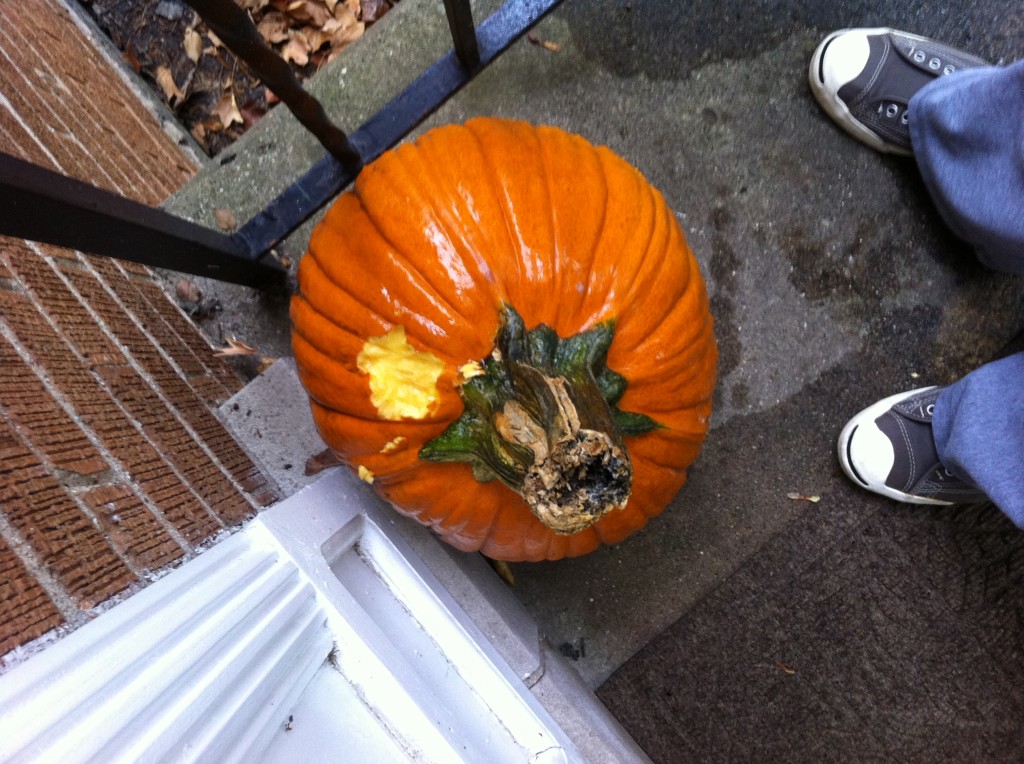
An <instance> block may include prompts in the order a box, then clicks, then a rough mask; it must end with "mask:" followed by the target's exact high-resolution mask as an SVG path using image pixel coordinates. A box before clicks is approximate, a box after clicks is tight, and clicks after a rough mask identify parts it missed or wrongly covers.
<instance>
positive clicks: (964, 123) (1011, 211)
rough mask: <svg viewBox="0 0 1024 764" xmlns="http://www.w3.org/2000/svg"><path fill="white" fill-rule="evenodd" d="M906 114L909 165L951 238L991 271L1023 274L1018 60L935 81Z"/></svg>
mask: <svg viewBox="0 0 1024 764" xmlns="http://www.w3.org/2000/svg"><path fill="white" fill-rule="evenodd" d="M908 114H909V116H910V122H909V128H910V142H911V146H912V147H913V150H914V159H916V160H917V164H918V167H919V168H920V170H921V175H922V177H923V178H924V182H925V185H926V186H927V187H928V190H929V192H930V193H931V196H932V198H933V199H934V201H935V206H936V207H938V209H939V212H940V213H941V214H942V217H943V218H944V219H945V221H946V223H947V224H948V225H949V227H950V228H951V229H952V231H953V233H955V234H956V235H957V236H958V237H960V238H961V239H963V240H964V241H966V242H967V243H968V244H970V245H972V246H973V247H974V249H975V251H976V253H977V255H978V259H979V260H981V261H982V262H983V263H985V264H986V265H987V266H989V267H990V268H994V269H996V270H1001V271H1008V272H1010V273H1024V60H1021V61H1017V62H1015V63H1013V64H1011V65H1009V66H1005V67H983V68H979V69H964V70H961V71H958V72H954V73H953V74H950V75H947V76H945V77H939V78H938V79H936V80H934V81H932V82H930V83H929V84H928V85H926V86H925V87H923V88H921V90H919V91H918V92H917V94H916V95H914V97H913V98H911V99H910V106H909V109H908Z"/></svg>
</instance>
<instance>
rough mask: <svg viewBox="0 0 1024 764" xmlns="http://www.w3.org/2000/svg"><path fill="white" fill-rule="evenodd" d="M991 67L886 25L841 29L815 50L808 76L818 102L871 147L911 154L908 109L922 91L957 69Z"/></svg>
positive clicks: (970, 56)
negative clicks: (912, 97) (915, 95)
mask: <svg viewBox="0 0 1024 764" xmlns="http://www.w3.org/2000/svg"><path fill="white" fill-rule="evenodd" d="M978 66H988V63H987V62H986V61H984V60H982V59H980V58H978V57H976V56H972V55H970V54H967V53H963V52H962V51H959V50H956V49H955V48H951V47H949V46H948V45H943V44H942V43H938V42H935V41H933V40H929V39H928V38H926V37H918V36H917V35H912V34H907V33H906V32H900V31H897V30H895V29H889V28H888V27H880V28H877V29H842V30H840V31H838V32H833V33H832V34H830V35H829V36H828V37H826V38H825V39H824V40H823V41H822V43H821V44H820V45H819V46H818V49H817V50H815V51H814V56H813V57H812V58H811V65H810V70H809V72H808V77H809V79H810V83H811V91H812V92H813V93H814V97H815V98H816V99H817V100H818V103H819V104H820V105H821V108H823V109H824V110H825V111H826V112H827V113H828V115H829V116H830V117H832V119H834V120H835V121H836V122H837V123H838V124H839V126H840V127H842V128H843V129H844V130H846V132H848V133H849V134H850V135H852V136H853V137H854V138H857V139H858V140H860V141H862V142H864V143H866V144H867V145H868V146H870V147H871V148H873V149H876V150H878V151H882V152H886V153H889V154H902V155H907V156H909V155H911V154H912V153H913V151H912V150H911V146H910V130H909V129H908V128H907V122H908V119H909V115H908V113H907V106H908V104H909V103H910V98H911V96H913V95H914V94H915V93H916V92H917V91H918V90H920V89H921V88H922V87H924V86H925V85H927V84H928V83H929V82H931V81H932V80H934V79H935V78H936V77H941V76H943V75H945V74H951V73H952V72H955V71H956V70H957V69H970V68H974V67H978Z"/></svg>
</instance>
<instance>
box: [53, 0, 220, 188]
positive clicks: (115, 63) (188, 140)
mask: <svg viewBox="0 0 1024 764" xmlns="http://www.w3.org/2000/svg"><path fill="white" fill-rule="evenodd" d="M57 3H58V4H59V5H61V6H62V7H63V8H64V9H65V10H66V11H67V13H68V15H69V16H70V17H71V20H72V21H73V22H74V24H75V26H77V27H78V29H79V30H80V31H81V32H82V36H83V37H85V38H86V39H87V40H88V41H89V42H90V43H91V44H92V47H93V50H95V51H96V53H97V54H98V55H99V56H100V57H101V58H102V59H104V60H105V61H106V62H107V64H108V65H109V66H110V68H111V69H112V70H113V71H114V72H115V73H116V74H117V76H118V78H119V79H120V80H121V81H122V82H123V83H124V85H125V87H127V88H128V90H129V91H131V93H132V95H134V96H135V97H136V98H137V99H138V100H139V104H140V105H141V106H143V108H145V110H146V111H147V112H148V113H149V114H150V116H152V117H153V120H154V121H155V122H156V126H157V127H158V129H160V130H161V132H163V133H164V135H166V136H167V137H168V138H169V139H170V140H171V143H173V144H174V146H175V147H176V148H177V149H178V150H179V151H181V154H182V156H184V157H185V158H186V159H187V160H188V161H190V162H191V163H192V166H193V169H195V170H198V169H200V168H202V167H203V166H204V165H206V164H207V163H208V162H209V161H210V158H209V157H208V156H206V152H204V151H203V149H202V148H201V147H200V145H199V143H198V142H197V141H196V139H195V138H194V137H193V136H192V134H191V133H190V132H189V131H188V130H186V129H185V127H184V126H183V125H182V124H181V123H180V122H179V121H178V119H177V117H176V116H175V115H174V113H173V112H172V111H171V110H170V109H169V108H167V106H166V105H165V104H164V103H163V102H162V101H160V100H158V99H157V98H156V96H155V95H154V94H153V93H152V91H151V90H150V89H149V87H148V86H147V85H146V84H145V83H144V82H142V81H141V80H140V78H139V77H138V75H136V74H135V72H133V71H132V70H131V69H129V68H128V65H127V64H126V63H125V61H124V59H122V58H121V57H120V55H119V52H117V51H116V49H115V48H114V45H113V43H112V42H111V41H110V38H109V37H107V35H106V34H104V33H103V31H102V30H100V28H99V27H98V26H97V25H96V22H95V21H94V20H93V19H92V17H90V16H89V15H88V14H86V13H85V10H84V9H83V8H82V7H81V6H79V5H77V4H76V3H74V2H66V0H57ZM132 116H133V117H134V118H135V119H136V121H137V122H139V123H140V124H141V123H142V121H141V120H140V119H139V118H138V115H136V114H134V113H133V114H132ZM154 142H155V141H154Z"/></svg>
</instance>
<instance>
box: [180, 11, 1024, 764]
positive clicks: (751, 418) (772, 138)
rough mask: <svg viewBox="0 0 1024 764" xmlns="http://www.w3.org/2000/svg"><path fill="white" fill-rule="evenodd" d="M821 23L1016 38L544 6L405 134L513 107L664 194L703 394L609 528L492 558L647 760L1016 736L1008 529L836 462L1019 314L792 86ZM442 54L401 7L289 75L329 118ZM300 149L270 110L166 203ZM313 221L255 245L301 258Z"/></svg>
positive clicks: (983, 752)
mask: <svg viewBox="0 0 1024 764" xmlns="http://www.w3.org/2000/svg"><path fill="white" fill-rule="evenodd" d="M496 5H497V3H496V2H494V0H488V1H487V2H480V3H478V4H476V8H477V10H476V15H477V18H478V20H479V19H482V18H484V17H485V16H486V14H487V13H488V12H489V10H490V9H492V8H493V7H495V6H496ZM849 26H894V27H896V28H900V29H906V30H908V31H913V32H916V33H919V34H924V35H927V36H931V37H935V38H938V39H941V40H944V41H946V42H948V43H951V44H953V45H956V46H959V47H962V48H964V49H967V50H970V51H971V52H974V53H976V54H978V55H981V56H984V57H987V58H988V59H990V60H992V61H994V62H995V61H999V60H1004V61H1007V62H1008V61H1011V60H1015V59H1016V58H1019V57H1020V56H1022V55H1024V18H1022V17H1021V16H1020V14H1019V8H1018V6H1017V4H1016V3H1011V2H1007V1H1005V0H990V1H988V2H985V1H983V0H977V1H974V2H970V1H969V2H963V3H956V4H953V3H950V4H941V3H939V4H936V3H929V2H923V0H913V1H912V2H903V3H897V2H892V0H866V1H864V2H842V3H831V4H818V3H814V2H810V1H809V0H781V1H777V2H763V1H762V0H758V1H757V2H739V0H715V2H711V0H697V1H696V2H686V3H681V2H676V1H675V0H632V2H626V0H566V2H565V3H564V4H563V5H562V7H561V8H560V9H559V10H558V11H556V12H555V13H554V14H553V15H552V16H551V17H550V18H549V19H547V20H546V21H545V22H543V23H542V24H541V25H540V26H539V27H538V28H537V29H536V30H535V34H536V36H537V37H539V38H543V39H545V40H550V41H553V42H556V43H557V44H558V45H559V46H560V50H559V51H558V52H552V51H549V50H546V49H544V48H543V47H540V46H536V45H531V44H530V43H529V42H527V41H526V40H523V41H521V42H520V43H518V44H517V45H516V46H514V47H513V48H512V50H510V51H509V52H508V53H507V54H506V55H505V56H504V57H502V58H501V59H500V60H499V61H498V62H497V63H496V64H494V65H493V66H492V67H491V68H490V69H488V70H487V71H486V72H485V73H484V74H483V75H481V76H480V77H478V78H477V79H476V80H475V81H474V82H473V83H472V84H471V85H470V86H468V87H467V88H466V89H465V90H464V91H462V93H460V94H459V95H458V96H457V97H456V98H455V99H453V100H452V101H451V102H450V103H449V104H448V105H446V106H445V107H444V108H443V109H442V110H441V111H440V112H439V113H438V114H437V115H435V117H434V118H432V120H431V121H430V123H429V124H428V126H430V125H433V124H441V123H448V122H459V121H463V120H465V119H468V118H469V117H472V116H477V115H496V116H505V117H515V118H521V119H526V120H529V121H531V122H536V123H549V124H555V125H558V126H561V127H563V128H566V129H568V130H571V131H573V132H577V133H580V134H582V135H584V136H585V137H587V138H588V139H589V140H591V141H592V142H594V143H599V144H606V145H608V146H610V147H611V148H612V149H614V150H615V151H617V152H618V153H619V154H621V155H622V156H623V157H625V158H626V159H627V160H628V161H630V162H631V163H633V164H635V165H636V166H637V167H639V169H640V170H641V171H642V172H643V173H644V174H645V175H646V176H647V177H648V179H649V180H650V181H651V182H652V183H653V184H654V185H655V186H657V187H659V188H660V189H661V190H662V192H663V193H664V194H665V196H666V198H667V200H668V202H669V204H670V205H671V206H672V207H673V208H674V209H675V210H676V212H677V214H678V215H679V218H680V221H681V223H682V225H683V228H684V230H685V231H686V234H687V237H688V238H689V241H690V244H691V246H692V247H693V249H694V251H695V252H696V254H697V257H698V259H699V260H700V261H701V264H702V267H703V270H704V273H705V276H706V278H707V280H708V285H709V289H710V292H711V295H712V310H713V313H714V314H715V319H716V332H717V336H718V341H719V344H720V350H721V362H720V374H719V386H718V392H717V396H716V401H715V403H716V407H715V415H714V419H713V427H712V431H711V434H710V437H709V439H708V442H707V445H706V449H705V452H704V454H703V456H702V457H701V459H700V460H699V461H698V462H697V464H696V465H695V466H694V467H693V468H692V470H691V473H690V480H689V484H688V485H687V486H686V487H685V488H684V489H683V491H682V492H681V493H680V495H679V496H678V497H677V498H676V500H675V501H674V502H673V504H672V506H670V508H669V509H668V510H667V511H666V512H665V514H664V515H663V516H662V517H660V518H658V519H656V520H655V521H653V522H652V523H651V524H650V526H649V527H648V528H647V529H645V530H644V531H642V532H641V533H639V534H637V535H636V536H634V537H633V538H631V539H630V540H628V541H627V542H626V543H623V544H622V545H620V546H617V547H613V548H606V549H602V550H600V551H598V552H596V553H594V554H591V555H589V556H587V557H584V558H580V559H577V560H568V561H563V562H558V563H545V564H537V565H514V566H513V570H514V573H515V575H516V579H517V584H516V587H515V593H516V595H517V597H518V598H519V599H520V601H521V602H522V603H523V604H524V605H525V606H526V607H527V609H528V610H529V611H530V612H531V613H532V614H533V616H534V617H535V618H536V620H537V622H538V623H539V624H540V626H541V628H542V630H543V631H544V632H545V633H546V634H547V636H548V638H549V639H550V641H551V642H552V643H553V644H554V645H556V646H562V645H564V646H565V652H566V653H569V654H572V655H574V656H575V658H576V660H575V666H576V668H577V669H578V670H579V672H580V673H581V675H582V676H583V677H584V679H585V680H586V681H587V682H588V684H590V686H592V687H595V688H597V689H598V694H599V696H600V697H601V698H602V699H603V700H604V702H605V703H606V704H607V705H608V707H609V708H610V710H611V711H612V713H613V714H615V715H616V716H617V717H618V718H619V719H620V721H622V723H623V724H624V725H625V727H626V728H627V730H628V731H629V732H630V733H631V734H632V735H633V736H634V737H635V738H636V740H637V741H638V742H639V743H640V744H641V746H643V747H644V749H645V750H646V751H647V752H648V753H649V755H650V756H651V757H652V758H653V759H654V760H655V761H662V762H670V761H689V760H694V759H701V760H749V759H754V758H760V757H765V756H770V757H772V758H778V759H784V760H822V759H824V760H833V759H835V760H877V759H888V758H896V757H903V758H907V759H909V760H931V761H935V760H962V759H965V758H966V759H970V760H974V761H980V760H990V761H1001V760H1009V759H1013V758H1016V756H1015V753H1019V748H1020V742H1021V740H1024V721H1022V719H1024V715H1022V713H1021V712H1022V711H1024V690H1022V689H1021V688H1022V687H1024V660H1022V659H1024V649H1022V648H1024V644H1022V638H1021V637H1022V628H1024V627H1022V626H1021V617H1020V615H1021V612H1022V604H1024V594H1022V591H1021V583H1022V578H1024V534H1022V533H1021V532H1020V531H1018V530H1016V529H1015V528H1014V527H1013V526H1012V525H1011V524H1010V523H1009V522H1008V521H1006V520H1005V519H1004V518H1003V517H1002V516H1001V515H1000V514H999V513H998V512H997V511H995V510H994V509H993V508H991V507H986V506H982V507H973V508H954V509H949V510H942V511H933V510H920V509H907V508H905V507H901V506H898V505H896V504H894V503H892V502H889V501H886V500H884V499H880V498H876V497H873V496H871V495H869V494H865V493H863V492H860V491H858V490H857V489H856V488H855V487H853V486H852V485H850V484H848V483H847V481H846V480H845V478H844V477H843V476H842V474H841V471H840V469H839V466H838V463H837V461H836V459H835V456H834V442H835V437H836V435H837V433H838V431H839V429H840V428H841V426H842V424H843V423H844V422H845V421H846V419H847V418H849V416H851V415H852V414H853V413H855V412H856V411H858V410H859V409H860V408H862V407H863V406H865V405H867V404H869V403H871V402H873V401H875V400H877V399H878V398H880V397H883V396H885V395H889V394H891V393H894V392H897V391H900V390H905V389H909V388H912V387H917V386H924V385H930V384H942V383H947V382H950V381H953V380H954V379H956V378H958V377H960V376H962V375H963V374H964V373H966V372H968V371H970V370H972V369H973V368H975V367H976V366H978V365H980V364H981V363H983V362H985V361H987V360H990V359H992V358H994V357H997V356H999V355H1001V354H1003V353H1005V352H1008V351H1009V350H1011V349H1014V348H1017V349H1019V348H1020V347H1021V340H1020V333H1021V330H1022V329H1024V319H1022V316H1024V311H1022V308H1024V281H1022V280H1021V279H1019V278H1014V277H1010V276H1005V275H1001V274H997V273H994V272H990V271H986V270H985V269H983V268H982V267H981V266H979V265H978V264H977V263H976V261H975V260H974V259H973V257H972V256H971V253H970V251H969V250H968V248H966V247H965V246H964V245H963V244H962V243H960V242H958V241H957V240H956V239H955V238H953V236H952V235H951V234H950V233H949V232H948V231H947V230H946V229H945V228H944V227H943V225H942V222H941V220H940V219H939V217H938V215H937V213H936V212H935V211H934V209H933V208H932V206H931V204H930V201H929V199H928V198H927V195H926V193H925V191H924V188H923V186H922V184H921V182H920V180H919V178H918V176H917V174H916V170H915V167H914V165H913V162H912V161H908V160H902V159H895V158H889V157H883V156H880V155H877V154H875V153H873V152H871V151H870V150H868V149H865V148H862V147H861V146H860V145H859V144H858V143H856V142H855V141H853V140H852V139H850V138H848V137H847V136H846V135H845V134H844V133H843V132H841V131H840V130H839V129H838V128H836V127H835V126H834V125H833V124H832V123H831V122H830V121H829V119H828V118H827V117H826V116H825V115H824V114H823V113H822V112H821V111H820V109H819V108H818V106H817V104H816V103H815V102H814V100H813V97H812V96H811V94H810V92H809V90H808V87H807V84H806V69H807V63H808V60H809V58H810V55H811V53H812V51H813V49H814V47H815V46H816V45H817V43H818V42H819V40H820V39H821V37H822V36H823V35H824V34H826V33H827V32H829V31H831V30H833V29H837V28H842V27H849ZM449 44H450V43H449V40H448V38H447V31H446V27H445V23H444V18H443V11H442V10H441V8H440V4H439V3H432V2H429V0H403V3H402V4H400V5H399V6H398V8H397V9H396V11H395V12H394V13H392V14H390V15H389V16H388V17H386V18H385V20H384V21H383V22H382V23H381V24H379V25H378V26H375V27H374V28H373V29H372V30H371V32H370V33H368V34H367V35H366V37H365V39H363V40H362V41H360V43H359V44H358V45H356V46H354V47H353V49H352V50H351V51H350V52H349V53H348V54H346V56H344V57H342V59H341V60H338V61H337V62H335V63H334V64H332V65H331V66H330V67H328V68H326V69H325V70H324V71H323V72H322V73H321V74H320V75H319V76H318V78H317V80H316V81H315V82H314V83H313V86H312V88H313V90H314V91H315V92H316V94H317V95H318V96H319V97H321V98H322V99H323V100H324V101H325V103H326V104H327V105H328V108H329V111H330V112H331V114H332V116H334V117H335V119H336V120H337V121H338V122H339V123H340V124H341V125H342V126H343V127H344V128H346V129H352V128H354V127H356V126H358V125H359V124H360V123H361V122H362V121H363V120H364V119H365V118H366V117H367V116H369V115H370V114H372V113H373V112H374V111H376V109H377V108H379V107H380V106H381V105H382V104H383V103H385V102H387V101H388V100H389V99H390V98H391V97H392V96H393V95H394V94H396V93H397V92H398V91H399V89H400V88H401V87H402V86H404V84H406V83H407V82H408V81H410V80H411V79H413V78H414V77H415V76H416V75H417V74H418V73H419V72H420V71H422V70H423V69H424V68H425V67H426V66H427V65H428V64H429V63H432V62H433V60H435V59H436V58H437V57H438V56H439V55H440V54H441V53H442V52H443V51H444V50H446V48H447V47H448V45H449ZM319 155H320V151H319V149H318V147H317V146H316V145H315V143H314V141H313V139H311V138H310V137H309V136H308V135H306V134H305V133H304V132H303V131H302V130H301V128H299V127H298V126H297V125H296V123H295V122H294V121H293V120H292V119H291V118H290V117H289V116H288V115H287V114H285V113H283V112H280V111H278V112H275V113H273V114H272V115H271V116H270V117H268V118H267V119H266V120H265V121H264V122H263V123H262V124H261V125H260V126H259V127H257V128H256V129H254V130H253V131H251V132H250V133H249V134H247V135H246V136H245V138H244V139H243V140H242V141H240V142H239V143H238V144H236V146H235V147H233V148H232V149H231V150H230V152H229V154H228V155H226V156H222V157H219V158H216V159H214V160H213V161H212V162H211V163H210V165H209V166H208V167H207V168H206V169H205V170H204V171H203V172H201V173H200V175H199V176H198V177H197V178H196V179H195V180H194V181H192V182H191V183H190V184H189V185H188V186H187V187H186V188H185V189H184V190H183V191H182V192H181V193H179V194H178V195H177V196H176V197H175V198H173V199H172V200H171V201H170V202H169V204H168V205H167V206H168V208H169V209H170V210H171V211H173V212H175V213H178V214H181V215H183V216H185V217H189V218H191V219H193V220H196V221H198V222H202V223H204V224H207V225H210V226H211V227H214V226H215V223H214V209H215V208H218V207H226V208H229V209H231V210H232V212H233V213H234V215H235V217H236V218H237V219H238V220H244V219H246V218H247V217H249V216H250V215H251V214H253V213H254V212H256V211H257V210H258V209H260V208H261V207H262V206H264V205H265V204H266V202H267V201H269V200H270V199H271V198H272V197H273V196H274V195H275V194H276V193H277V192H278V191H279V190H281V188H283V187H284V186H285V185H287V184H288V183H289V182H290V181H291V180H292V179H293V178H294V177H296V176H297V175H298V174H299V173H300V172H302V171H303V170H305V169H306V168H307V167H308V166H309V165H310V164H312V162H313V161H314V160H315V159H316V158H318V157H319ZM311 225H312V222H311V223H309V224H307V225H306V226H304V227H303V228H302V229H300V230H299V231H298V232H297V233H296V234H295V235H293V236H292V237H291V239H290V240H289V241H288V242H286V243H285V244H284V245H283V247H282V248H281V251H282V252H283V253H284V254H286V255H288V256H290V257H291V258H292V259H293V260H295V261H297V260H298V258H299V257H300V256H301V254H302V251H303V249H304V246H305V242H306V240H307V239H308V235H309V230H310V228H311ZM200 287H201V289H202V291H203V292H204V293H205V294H206V295H207V296H208V297H214V296H215V297H217V298H218V299H219V300H220V302H221V304H222V305H223V307H224V311H223V313H222V314H221V315H220V316H218V317H217V319H216V320H215V322H213V323H212V324H211V325H209V326H207V327H206V328H207V329H208V330H209V331H210V333H211V334H213V335H214V339H218V338H219V335H220V334H223V335H227V336H237V337H239V338H240V339H243V340H244V341H246V342H248V343H249V344H254V345H256V346H258V347H259V348H260V349H261V351H263V352H264V354H266V355H271V356H275V357H283V356H287V355H289V354H290V350H289V346H288V320H287V303H286V300H284V299H281V298H273V297H265V296H261V295H259V294H256V293H254V292H251V291H249V290H245V289H241V288H234V287H230V286H225V285H222V284H215V283H213V282H204V283H201V284H200ZM294 405H296V406H305V401H304V400H297V401H294ZM277 406H280V402H279V401H267V408H268V409H271V408H274V407H277ZM252 411H253V413H252V416H259V414H260V412H259V410H258V407H256V406H254V407H252ZM306 456H307V454H295V453H289V454H281V459H282V463H283V460H284V459H285V457H287V462H288V463H290V464H294V465H296V466H300V465H301V464H302V463H303V461H304V459H305V457H306ZM791 493H796V494H799V495H803V496H808V495H818V496H820V497H821V500H820V501H819V502H817V503H811V502H808V501H803V500H794V499H791V498H788V494H791ZM567 581H571V582H572V585H571V586H567V585H566V582H567Z"/></svg>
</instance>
